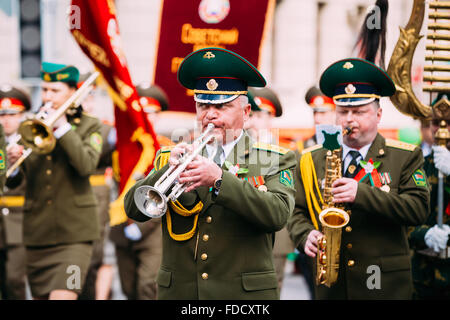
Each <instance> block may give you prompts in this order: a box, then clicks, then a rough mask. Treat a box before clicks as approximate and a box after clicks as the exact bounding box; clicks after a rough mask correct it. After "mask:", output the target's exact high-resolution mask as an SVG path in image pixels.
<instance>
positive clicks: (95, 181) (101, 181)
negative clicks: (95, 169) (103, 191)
mask: <svg viewBox="0 0 450 320" xmlns="http://www.w3.org/2000/svg"><path fill="white" fill-rule="evenodd" d="M89 181H90V182H91V186H93V187H97V186H105V185H106V179H105V176H104V175H103V174H95V175H92V176H90V177H89Z"/></svg>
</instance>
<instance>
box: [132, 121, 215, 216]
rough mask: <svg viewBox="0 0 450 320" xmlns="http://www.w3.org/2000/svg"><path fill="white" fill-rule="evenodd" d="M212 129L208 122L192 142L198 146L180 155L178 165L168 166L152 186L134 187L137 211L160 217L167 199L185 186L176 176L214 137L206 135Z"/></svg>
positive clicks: (181, 190)
mask: <svg viewBox="0 0 450 320" xmlns="http://www.w3.org/2000/svg"><path fill="white" fill-rule="evenodd" d="M212 130H214V124H212V123H209V124H208V127H207V128H206V130H205V131H204V132H203V133H202V134H201V135H200V136H199V137H198V138H197V139H196V140H195V141H194V143H193V145H194V146H195V145H196V144H197V143H200V144H199V145H198V147H196V149H194V150H193V151H192V152H190V153H187V154H186V155H184V156H182V157H181V158H180V159H179V161H180V164H179V165H177V166H170V168H169V169H168V170H167V171H166V172H165V173H164V174H163V175H162V176H161V178H159V179H158V181H156V183H155V185H154V186H153V187H152V186H140V187H139V188H137V189H136V191H135V192H134V203H135V204H136V206H137V208H138V209H139V211H141V212H142V213H143V214H145V215H146V216H148V217H150V218H159V217H162V216H163V215H164V214H165V213H166V212H167V202H168V201H169V200H172V201H175V200H176V199H177V198H178V197H179V196H180V195H181V194H182V193H183V192H184V190H185V189H186V188H187V185H186V184H181V183H179V182H178V176H179V175H180V174H181V173H182V172H183V171H184V170H185V169H186V167H187V166H188V165H189V163H191V162H192V160H194V158H195V157H196V156H197V155H198V154H199V153H200V152H201V151H202V150H203V148H204V147H205V146H206V145H207V144H208V143H209V142H210V141H211V139H213V138H214V135H212V134H211V135H208V134H209V133H210V132H211V131H212ZM205 137H206V138H205ZM171 187H173V188H172V191H171V192H170V194H169V195H166V193H167V192H168V190H169V189H170V188H171Z"/></svg>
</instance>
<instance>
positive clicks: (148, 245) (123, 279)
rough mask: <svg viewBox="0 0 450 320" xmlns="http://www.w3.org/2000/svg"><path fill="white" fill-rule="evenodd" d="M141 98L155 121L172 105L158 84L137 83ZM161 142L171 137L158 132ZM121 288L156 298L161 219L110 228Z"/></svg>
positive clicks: (164, 143) (138, 297)
mask: <svg viewBox="0 0 450 320" xmlns="http://www.w3.org/2000/svg"><path fill="white" fill-rule="evenodd" d="M136 90H137V92H138V94H139V99H140V100H139V102H140V104H141V106H142V108H143V110H144V112H145V113H146V114H147V117H148V119H149V120H150V121H151V123H152V124H154V123H156V122H157V121H158V118H159V115H160V114H161V112H165V111H166V110H168V108H169V100H168V98H167V96H166V94H165V92H164V91H163V90H162V89H161V88H160V87H159V86H157V85H148V84H139V85H138V86H136ZM157 138H158V142H159V144H160V146H167V145H173V143H172V142H171V141H170V139H169V138H167V137H165V136H163V135H158V136H157ZM110 238H111V240H112V241H113V242H114V244H115V249H116V256H117V266H118V270H119V277H120V283H121V285H122V291H123V292H124V294H125V295H126V297H127V298H128V299H130V300H155V299H156V298H157V284H156V275H157V273H158V269H159V265H160V263H161V255H162V232H161V220H160V219H152V220H150V221H148V222H146V223H140V222H135V221H133V220H131V219H129V221H127V222H125V223H123V224H120V225H117V226H113V227H112V228H111V235H110Z"/></svg>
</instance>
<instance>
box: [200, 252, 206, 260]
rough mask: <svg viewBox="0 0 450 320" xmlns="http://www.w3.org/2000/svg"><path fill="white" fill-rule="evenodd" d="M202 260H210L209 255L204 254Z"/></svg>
mask: <svg viewBox="0 0 450 320" xmlns="http://www.w3.org/2000/svg"><path fill="white" fill-rule="evenodd" d="M200 258H202V260H203V261H205V260H206V259H208V255H207V254H206V253H202V255H201V256H200Z"/></svg>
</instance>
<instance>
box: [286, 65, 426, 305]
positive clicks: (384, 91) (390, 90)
mask: <svg viewBox="0 0 450 320" xmlns="http://www.w3.org/2000/svg"><path fill="white" fill-rule="evenodd" d="M320 89H321V90H322V92H323V93H324V94H326V95H327V96H328V97H331V98H333V100H334V103H335V104H336V124H337V125H340V126H342V127H343V128H346V127H350V128H351V131H350V133H349V134H347V135H345V136H344V138H343V145H342V149H341V150H342V151H341V155H342V156H341V162H342V164H343V167H342V172H343V173H344V174H343V177H341V178H339V179H336V180H335V181H334V182H333V183H332V184H331V185H327V183H326V181H324V180H323V179H324V176H325V158H326V154H327V150H326V149H325V148H324V147H323V146H322V145H316V146H313V147H310V148H308V149H305V150H304V151H303V152H302V156H301V157H302V158H304V159H306V157H309V156H311V159H312V165H310V166H309V167H306V166H305V167H304V168H302V170H305V172H304V173H306V171H309V172H311V170H312V169H314V170H315V173H311V175H312V176H314V175H315V176H316V178H317V181H318V187H317V188H314V189H311V188H310V187H308V184H305V180H303V181H301V182H300V183H299V184H298V187H297V193H296V206H295V210H294V213H293V215H292V217H291V218H290V220H289V222H288V229H289V231H290V234H291V238H292V240H293V241H294V243H295V245H296V247H297V248H298V249H299V250H301V251H303V252H305V253H306V254H307V255H308V256H309V257H311V258H316V255H317V254H318V238H319V237H321V236H322V227H323V226H322V225H321V224H320V220H319V218H318V212H317V209H315V208H314V207H313V206H308V204H307V198H306V195H305V192H306V193H308V192H309V191H311V192H312V193H309V194H313V195H314V197H315V198H316V199H317V200H318V203H320V199H319V196H318V195H317V194H316V193H317V192H318V191H316V190H317V189H320V191H319V192H321V193H322V194H323V193H324V190H325V189H326V188H331V195H332V203H331V205H334V204H345V208H346V210H348V212H349V213H350V215H349V216H350V219H349V222H348V224H347V225H346V226H345V227H343V230H342V235H341V243H340V247H338V248H334V250H336V252H337V253H338V254H339V256H340V261H339V270H338V278H337V282H336V283H335V284H334V285H331V286H330V287H327V286H325V285H320V284H318V285H316V286H315V297H316V298H317V299H410V298H411V297H412V276H411V262H410V256H409V254H410V252H409V245H408V238H407V227H408V226H412V225H419V224H422V223H423V222H424V221H425V219H426V217H427V215H428V211H429V190H428V184H427V181H426V176H425V174H424V171H423V168H422V166H423V163H424V160H423V156H422V153H421V150H420V148H418V147H416V146H414V145H409V144H406V143H402V142H399V141H395V140H390V139H385V138H384V137H382V136H381V135H380V134H379V133H378V124H379V122H380V120H381V116H382V109H381V107H380V102H379V101H380V99H381V97H384V96H390V95H393V94H394V93H395V86H394V83H393V82H392V80H391V79H390V77H389V76H388V75H387V73H386V72H385V71H384V70H382V69H381V68H379V67H378V66H376V65H375V64H373V63H371V62H369V61H367V60H364V59H357V58H350V59H344V60H340V61H337V62H335V63H333V64H332V65H330V66H329V67H328V68H327V69H326V70H325V71H324V72H323V74H322V76H321V79H320ZM305 163H306V162H305ZM305 168H307V169H308V170H306V169H305ZM299 170H300V166H299V165H298V166H297V172H298V173H300V171H299ZM328 190H329V189H328ZM322 209H323V207H322ZM329 240H330V239H329ZM326 245H331V241H327V243H326ZM330 256H331V255H329V256H328V257H327V260H328V258H331V257H330ZM314 263H316V261H315V260H314ZM314 269H315V270H314V271H316V272H317V267H316V268H314ZM326 276H328V275H326Z"/></svg>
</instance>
